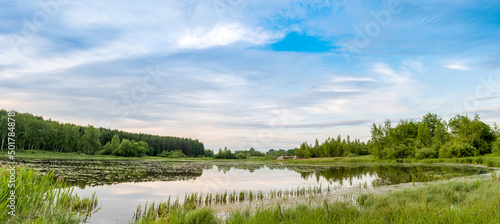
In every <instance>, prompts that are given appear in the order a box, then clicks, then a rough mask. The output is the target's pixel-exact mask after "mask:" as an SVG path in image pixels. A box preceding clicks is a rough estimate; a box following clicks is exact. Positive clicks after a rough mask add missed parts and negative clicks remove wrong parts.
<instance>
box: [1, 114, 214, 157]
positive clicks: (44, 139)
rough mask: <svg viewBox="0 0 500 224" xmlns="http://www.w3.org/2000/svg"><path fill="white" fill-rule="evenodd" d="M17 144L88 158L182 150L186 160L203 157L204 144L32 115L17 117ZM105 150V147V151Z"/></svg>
mask: <svg viewBox="0 0 500 224" xmlns="http://www.w3.org/2000/svg"><path fill="white" fill-rule="evenodd" d="M15 121H16V126H15V128H16V131H15V132H16V143H17V148H18V149H19V150H32V149H37V150H46V151H53V152H81V153H85V154H89V155H94V154H105V155H109V154H113V155H118V156H143V155H149V156H157V155H160V154H161V153H162V152H163V151H168V152H169V151H175V150H180V151H182V153H183V154H185V155H187V156H203V155H204V153H205V148H204V146H203V143H202V142H200V141H198V140H193V139H190V138H179V137H169V136H158V135H150V134H143V133H130V132H124V131H119V130H111V129H107V128H96V127H94V126H92V125H88V126H80V125H75V124H68V123H60V122H57V121H52V120H51V119H48V120H44V119H43V117H41V116H34V115H32V114H29V113H16V116H15ZM0 127H2V128H1V130H0V138H1V141H2V142H1V143H0V144H1V145H0V149H1V150H2V152H3V150H4V147H6V145H5V143H6V138H7V132H8V130H7V111H5V110H0ZM103 146H104V147H103Z"/></svg>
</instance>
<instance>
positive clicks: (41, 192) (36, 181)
mask: <svg viewBox="0 0 500 224" xmlns="http://www.w3.org/2000/svg"><path fill="white" fill-rule="evenodd" d="M15 169H16V174H15V175H16V179H15V189H13V190H15V197H16V209H15V216H11V215H10V214H8V212H10V208H9V207H7V205H8V203H9V202H10V200H8V198H9V197H11V195H10V191H9V190H8V189H9V187H8V184H9V180H10V175H8V174H9V173H10V171H9V170H8V169H7V168H6V167H0V173H1V174H2V175H1V176H0V179H1V182H0V183H1V184H0V188H1V189H2V191H1V192H2V193H1V194H0V208H1V210H0V220H2V221H4V223H82V222H83V221H84V220H86V219H87V217H88V216H90V215H91V214H93V213H94V212H95V211H96V210H98V208H97V204H98V203H97V198H96V197H95V195H93V196H92V197H91V198H81V197H79V196H78V195H75V194H73V188H68V187H66V184H65V183H64V181H63V180H62V178H60V179H56V178H55V177H54V173H52V172H51V173H49V174H46V175H39V174H37V173H36V172H35V171H34V170H30V169H26V168H19V167H16V168H15ZM7 220H9V221H7Z"/></svg>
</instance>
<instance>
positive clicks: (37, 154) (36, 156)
mask: <svg viewBox="0 0 500 224" xmlns="http://www.w3.org/2000/svg"><path fill="white" fill-rule="evenodd" d="M8 157H9V155H8V154H7V152H6V151H4V152H3V153H0V160H8ZM16 159H19V160H103V161H104V160H108V161H110V160H130V161H255V162H259V161H272V160H274V159H273V158H269V157H251V158H250V159H214V158H212V157H186V158H167V157H159V156H143V157H123V156H114V155H86V154H84V153H54V152H50V151H43V150H24V151H16Z"/></svg>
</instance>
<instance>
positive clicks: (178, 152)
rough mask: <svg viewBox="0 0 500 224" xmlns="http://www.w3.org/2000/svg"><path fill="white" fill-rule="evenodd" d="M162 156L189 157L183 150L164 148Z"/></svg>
mask: <svg viewBox="0 0 500 224" xmlns="http://www.w3.org/2000/svg"><path fill="white" fill-rule="evenodd" d="M160 156H161V157H168V158H184V157H187V156H186V155H185V154H184V153H183V152H182V151H181V150H174V151H170V152H169V151H166V150H164V151H163V152H161V154H160Z"/></svg>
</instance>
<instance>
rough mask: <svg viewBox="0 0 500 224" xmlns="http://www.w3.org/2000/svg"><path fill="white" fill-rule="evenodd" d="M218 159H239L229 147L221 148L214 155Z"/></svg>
mask: <svg viewBox="0 0 500 224" xmlns="http://www.w3.org/2000/svg"><path fill="white" fill-rule="evenodd" d="M214 158H216V159H237V157H236V154H234V153H231V150H229V149H228V148H227V147H224V150H222V149H219V152H218V153H217V154H216V155H215V156H214Z"/></svg>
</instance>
